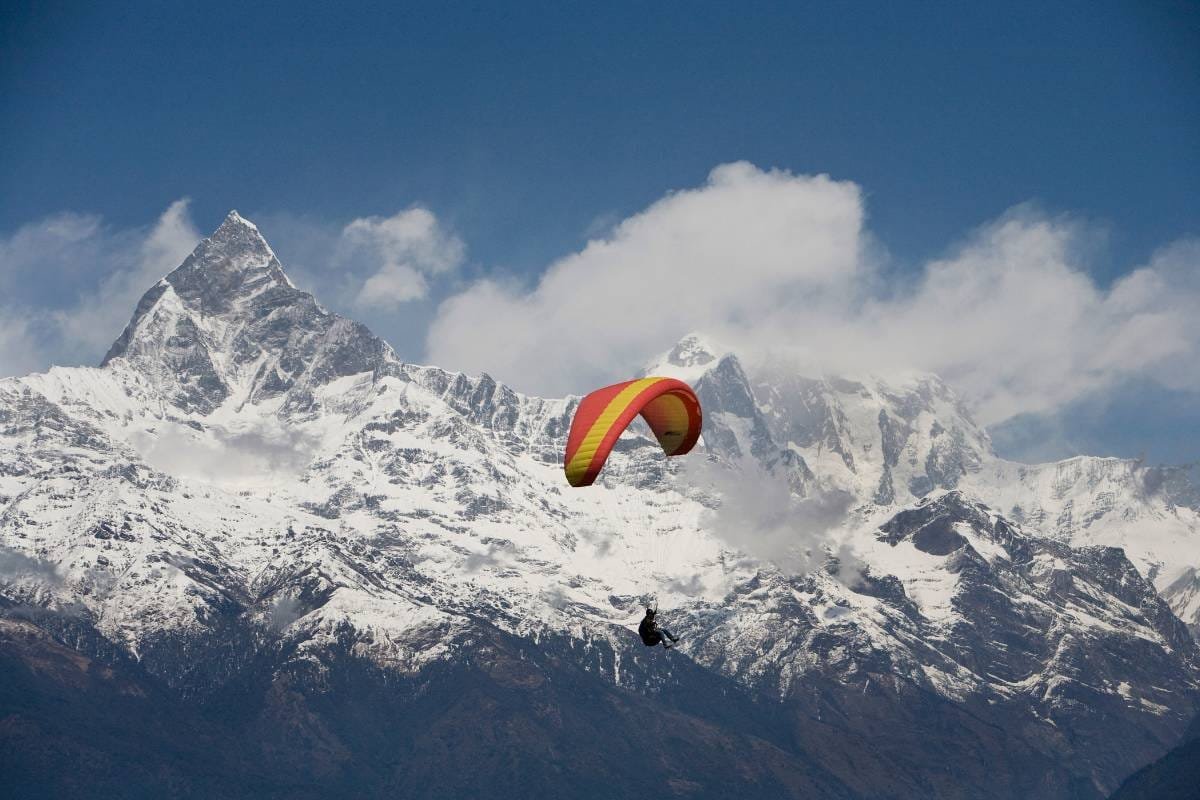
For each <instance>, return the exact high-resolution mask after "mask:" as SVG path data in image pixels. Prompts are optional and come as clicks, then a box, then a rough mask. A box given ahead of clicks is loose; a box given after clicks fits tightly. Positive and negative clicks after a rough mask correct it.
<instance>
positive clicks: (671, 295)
mask: <svg viewBox="0 0 1200 800" xmlns="http://www.w3.org/2000/svg"><path fill="white" fill-rule="evenodd" d="M861 228H862V208H861V202H860V198H859V191H858V188H857V187H856V186H854V185H853V184H850V183H844V182H836V181H832V180H830V179H829V178H827V177H824V176H820V177H801V176H794V175H791V174H789V173H786V172H778V171H772V172H764V171H760V170H758V169H756V168H754V167H753V166H751V165H749V164H745V163H738V164H728V165H725V166H721V167H718V168H717V169H715V170H713V172H712V174H711V175H710V176H709V180H708V182H707V183H706V184H705V185H704V186H702V187H701V188H699V189H693V190H688V191H682V192H677V193H674V194H670V195H668V196H667V197H665V198H663V199H662V200H660V201H658V202H657V203H655V204H654V205H652V206H651V207H650V208H648V209H646V210H645V211H643V212H642V213H640V214H638V215H636V216H633V217H631V218H629V219H627V220H625V221H624V222H622V223H620V224H619V225H618V226H617V227H616V228H615V229H614V231H613V233H612V235H611V236H609V237H608V238H606V239H602V240H595V241H592V242H589V243H588V245H587V247H586V248H585V249H584V250H583V251H582V252H579V253H576V254H574V255H571V256H568V257H567V258H564V259H562V260H561V261H559V262H557V263H555V264H553V265H551V266H550V268H549V269H548V270H547V271H546V273H545V274H544V275H543V276H542V278H541V280H540V281H539V283H538V285H537V286H536V287H535V288H534V289H533V290H532V291H525V290H523V289H522V288H521V287H519V286H512V285H506V284H503V283H500V282H497V281H493V280H484V281H480V282H478V283H476V284H474V285H473V286H471V287H470V288H468V289H467V290H466V291H464V292H462V293H460V294H458V295H456V296H454V297H451V298H450V299H449V300H447V301H446V302H444V303H443V304H442V306H441V309H440V312H439V316H438V318H437V320H436V321H435V322H434V324H433V326H432V328H431V330H430V332H429V337H428V359H429V360H430V361H432V362H433V363H438V364H442V365H444V366H447V367H450V368H453V369H463V370H467V371H470V372H484V371H486V372H489V373H491V374H493V375H496V376H498V377H500V378H502V379H503V380H506V381H509V382H512V383H514V384H515V385H517V386H518V387H520V388H523V389H525V390H527V391H534V392H542V393H548V394H560V393H565V392H569V391H576V392H578V391H579V390H580V389H581V387H587V386H589V385H591V384H594V383H595V382H596V381H599V380H604V379H608V378H612V377H614V376H618V375H621V374H622V371H627V370H628V369H629V368H630V367H631V365H632V364H634V363H636V362H637V361H638V360H639V359H642V358H644V357H645V356H646V355H648V354H649V353H650V352H653V351H655V350H658V349H662V348H664V347H665V346H667V345H669V344H670V343H671V342H672V340H673V339H675V338H677V337H679V336H682V335H683V334H684V333H686V332H687V331H689V330H692V329H695V328H702V329H708V330H714V329H718V328H724V327H725V326H727V325H732V324H739V323H740V324H746V323H748V322H749V321H751V320H755V319H759V318H762V317H764V316H768V315H771V314H772V313H774V312H775V311H776V310H778V309H780V308H782V307H787V306H788V305H790V304H794V303H795V302H796V298H797V297H798V296H800V295H806V296H809V297H813V298H820V297H825V296H827V295H828V296H831V297H833V296H837V295H839V294H840V293H841V292H842V291H843V290H844V289H845V288H846V287H847V286H852V285H853V283H852V281H853V276H854V274H855V272H856V271H857V270H858V269H860V267H861V265H862V262H863V260H864V259H862V258H861V257H860V252H859V250H860V247H861V242H862V235H861ZM838 302H843V301H841V300H839V301H838Z"/></svg>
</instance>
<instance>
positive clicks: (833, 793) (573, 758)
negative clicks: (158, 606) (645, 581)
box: [0, 609, 1097, 798]
mask: <svg viewBox="0 0 1200 800" xmlns="http://www.w3.org/2000/svg"><path fill="white" fill-rule="evenodd" d="M8 613H10V614H11V613H12V610H11V609H10V610H9V612H8ZM42 622H43V624H46V623H47V622H48V620H46V618H45V617H43V618H42ZM53 624H54V623H50V626H53ZM65 629H71V630H76V631H78V629H79V624H78V622H77V621H68V622H67V623H66V624H65ZM346 634H347V638H346V640H345V641H344V642H343V643H342V644H341V646H338V647H334V648H328V649H327V650H325V651H324V652H323V653H322V654H321V658H320V661H319V662H313V661H311V660H308V659H304V658H295V655H296V654H295V653H294V652H289V651H288V648H287V647H285V646H278V645H276V646H272V647H268V648H267V649H265V650H264V651H263V652H262V653H260V655H259V657H258V658H257V659H256V661H255V663H254V664H253V665H250V666H249V667H248V668H247V669H245V670H243V671H242V672H241V673H240V674H239V675H238V676H237V677H236V679H234V680H232V681H230V683H229V684H227V685H225V686H223V687H221V688H220V689H219V690H217V691H214V692H212V693H211V694H208V695H207V696H205V697H203V698H200V697H195V698H193V699H191V700H183V699H181V698H179V697H178V693H177V692H173V691H172V690H171V689H170V688H169V687H165V686H163V685H162V684H161V682H160V681H158V680H157V679H155V678H154V677H153V676H151V675H149V674H148V673H146V672H145V670H144V669H143V668H142V667H141V666H140V665H138V664H136V663H133V662H129V661H127V660H124V659H117V662H116V663H112V664H106V663H104V662H101V661H96V660H92V659H89V658H87V657H84V656H82V655H80V653H79V652H78V651H77V650H75V649H72V648H68V647H65V646H63V645H62V644H61V643H60V642H57V641H55V640H54V639H53V638H52V637H51V636H50V635H48V634H47V633H46V632H45V631H44V630H42V629H41V628H40V627H38V626H37V625H35V624H34V622H32V621H30V620H28V619H20V618H17V619H13V618H9V619H6V620H4V621H2V622H0V675H2V681H0V739H2V740H3V746H2V747H0V753H3V756H2V757H0V758H2V759H3V760H2V761H0V769H2V771H3V773H4V774H5V776H6V786H7V789H8V790H9V791H10V792H11V794H10V795H9V796H13V797H28V798H35V797H63V798H71V797H80V798H82V797H99V796H103V797H127V798H136V797H228V798H242V797H245V798H250V797H279V798H284V797H295V798H310V797H311V798H324V797H329V796H331V795H336V796H348V797H353V796H364V797H366V796H402V797H407V798H458V797H462V798H491V797H495V798H511V797H520V796H558V797H578V798H593V797H594V798H624V797H629V798H635V797H645V796H646V795H647V794H648V793H650V792H654V793H657V794H664V795H666V796H674V797H691V798H709V797H711V798H726V797H732V796H737V797H747V798H758V797H761V798H779V797H814V796H815V797H822V798H860V797H861V798H867V797H871V798H907V797H918V796H937V797H948V798H971V797H982V798H986V797H1015V796H1044V797H1064V798H1065V797H1079V798H1092V797H1096V796H1097V794H1096V792H1095V789H1094V787H1093V786H1092V782H1091V780H1090V779H1088V778H1086V777H1083V776H1076V777H1075V778H1066V779H1064V778H1063V777H1062V775H1061V770H1060V769H1059V768H1058V767H1057V765H1055V764H1054V763H1053V755H1052V754H1051V753H1050V752H1041V751H1052V750H1054V749H1056V748H1055V747H1054V746H1053V745H1052V743H1049V742H1038V741H1036V740H1033V741H1027V740H1025V739H1024V738H1023V735H1022V734H1023V733H1025V732H1026V731H1027V729H1026V731H1023V730H1022V726H1021V724H1020V722H1019V720H1017V719H1012V720H1009V721H1008V722H1007V723H1005V722H1004V721H1003V720H999V721H998V720H996V719H995V715H994V713H989V712H988V710H987V709H986V708H972V707H970V706H969V705H968V706H965V707H964V706H959V705H955V704H951V703H949V702H947V701H946V700H944V699H943V698H941V697H939V696H937V695H936V694H933V693H930V692H923V691H921V690H919V689H917V688H915V687H911V686H907V687H899V688H900V691H899V692H893V691H891V690H890V689H885V688H883V685H882V683H881V684H880V687H879V688H876V689H873V690H871V689H868V690H867V691H863V692H861V693H846V692H843V691H839V689H838V687H836V686H834V685H830V686H827V687H824V689H823V690H821V689H817V688H816V687H814V691H813V692H811V693H810V695H809V696H808V698H807V699H806V701H805V702H799V701H794V702H789V703H786V704H777V703H774V702H771V701H769V700H766V699H764V698H755V697H754V696H753V695H751V694H750V693H748V692H747V691H746V690H745V689H744V688H742V687H739V686H737V685H736V684H733V683H732V682H730V681H726V680H723V679H721V678H719V677H716V676H714V675H713V674H712V673H711V672H709V671H707V670H704V669H702V668H700V667H698V666H695V665H694V664H692V663H691V662H690V661H688V660H687V659H685V658H681V657H679V656H678V655H677V654H671V655H667V654H665V653H663V652H661V651H656V652H655V653H654V655H653V656H649V657H640V656H639V655H638V654H636V652H631V653H629V654H627V658H626V659H625V663H626V667H625V673H624V674H625V675H626V680H627V681H628V682H629V684H630V688H624V687H618V686H614V685H613V684H612V683H611V681H610V680H608V679H606V678H605V677H604V676H603V675H602V674H601V670H600V669H599V667H600V666H601V665H602V664H603V663H604V662H605V661H606V660H608V661H611V654H606V653H605V652H604V646H603V643H597V644H598V646H596V647H595V648H591V647H589V648H584V647H583V646H581V644H580V643H579V642H577V641H573V640H570V639H567V638H565V637H562V638H556V639H549V640H543V641H542V642H541V643H540V644H538V645H534V644H532V643H531V642H529V641H527V640H520V639H515V638H514V637H511V636H509V635H507V634H504V633H503V632H500V631H496V630H495V629H490V628H489V627H488V626H486V625H481V626H480V627H479V628H477V629H475V630H472V631H471V632H470V633H469V634H467V635H466V636H464V638H463V640H462V641H461V643H460V644H461V645H462V649H461V650H459V653H458V656H457V657H456V658H454V659H453V660H450V661H447V662H443V663H438V664H436V665H433V666H430V667H427V668H425V669H423V670H422V671H421V672H420V673H418V674H416V675H397V674H395V673H394V672H390V671H388V670H386V669H381V668H380V666H379V665H378V664H377V663H375V662H373V661H371V660H369V659H363V658H360V657H357V656H355V655H353V649H354V641H353V638H352V634H351V632H349V631H347V632H346ZM639 646H640V645H639ZM985 717H991V719H985ZM998 722H999V724H998ZM1010 726H1011V731H1006V730H1005V729H1006V728H1009V727H1010ZM931 760H933V761H935V762H936V764H937V766H936V767H935V768H933V769H931V768H930V762H931Z"/></svg>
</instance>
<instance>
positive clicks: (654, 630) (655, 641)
mask: <svg viewBox="0 0 1200 800" xmlns="http://www.w3.org/2000/svg"><path fill="white" fill-rule="evenodd" d="M657 614H658V604H657V603H655V604H654V606H653V607H651V608H647V609H646V616H644V617H642V623H641V624H640V625H638V636H640V637H642V644H644V645H646V646H647V647H654V646H656V645H660V644H661V645H662V646H663V647H665V648H666V649H668V650H670V649H671V647H672V646H673V645H674V644H675V642H677V641H678V639H677V638H676V637H675V636H674V635H673V634H672V633H671V632H670V631H669V630H667V629H666V628H660V627H658V622H657V621H656V620H655V616H656V615H657ZM668 640H669V641H668Z"/></svg>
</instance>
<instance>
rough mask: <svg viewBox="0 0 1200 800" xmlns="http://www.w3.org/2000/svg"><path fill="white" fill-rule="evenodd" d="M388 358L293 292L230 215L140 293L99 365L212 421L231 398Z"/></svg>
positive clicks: (254, 235) (361, 330) (261, 246)
mask: <svg viewBox="0 0 1200 800" xmlns="http://www.w3.org/2000/svg"><path fill="white" fill-rule="evenodd" d="M389 357H391V354H390V349H389V348H388V347H387V345H386V344H384V343H383V342H382V341H380V340H378V339H377V338H375V337H374V336H373V335H372V334H371V332H370V331H368V330H367V329H366V328H365V327H363V326H362V325H359V324H358V323H354V322H351V321H350V320H344V319H342V318H341V317H338V316H337V315H335V314H330V313H329V312H328V311H326V310H325V309H323V308H321V307H320V306H319V305H318V304H317V302H316V300H315V299H314V298H313V296H312V295H311V294H309V293H307V292H303V291H300V290H299V289H297V288H296V287H295V286H294V285H293V284H292V282H291V281H290V280H288V277H287V275H285V274H284V272H283V265H281V264H280V263H279V259H278V258H276V256H275V253H274V251H272V250H271V247H270V245H268V244H267V241H266V239H264V238H263V236H262V234H261V233H260V232H259V230H258V228H257V226H255V225H254V223H252V222H250V221H249V220H247V219H246V218H245V217H243V216H242V215H241V214H239V213H238V212H236V211H230V212H229V214H228V216H226V217H225V220H224V221H223V222H222V223H221V225H220V227H218V228H217V229H216V230H215V231H214V232H213V234H212V235H211V236H209V237H208V238H207V239H204V240H203V241H202V242H200V244H198V245H196V249H195V250H193V251H192V254H191V255H189V256H188V257H187V258H186V259H184V261H183V263H182V264H180V265H179V266H178V267H176V268H175V269H174V270H173V271H172V272H171V273H170V274H169V275H167V276H166V277H165V278H163V279H162V280H161V281H159V282H158V283H157V284H155V285H154V286H153V287H151V289H150V290H149V291H148V292H146V294H145V295H144V296H143V297H142V299H141V301H140V302H139V303H138V306H137V309H136V310H135V311H134V315H133V319H132V320H130V322H129V325H127V326H126V328H125V330H124V332H123V333H122V334H121V336H120V337H119V338H118V339H117V340H116V341H115V342H114V343H113V345H112V347H111V348H110V349H109V351H108V354H107V355H106V356H105V357H104V361H103V362H102V366H103V365H107V364H109V363H110V362H111V361H113V360H114V359H117V358H123V359H125V361H126V362H127V363H129V364H131V365H132V366H134V367H135V368H137V369H138V370H140V371H141V372H142V373H143V374H146V375H148V376H150V377H151V378H152V381H153V382H154V383H156V384H158V385H160V387H162V389H163V392H164V395H165V396H166V397H168V398H169V399H170V402H172V403H173V404H174V405H176V406H178V407H180V408H183V409H185V410H194V411H199V412H202V413H208V412H210V411H212V410H213V409H214V408H216V407H217V406H218V405H220V404H221V403H222V402H224V401H225V400H226V399H228V398H229V397H231V396H235V395H236V397H237V398H238V399H239V401H244V400H249V401H251V402H256V401H257V400H260V399H265V398H269V397H278V396H280V395H282V394H286V393H288V392H290V391H291V390H292V388H293V387H295V386H296V385H297V383H298V382H299V383H301V384H304V385H309V384H311V383H313V382H315V383H321V382H323V381H325V380H329V379H331V378H334V377H340V376H344V375H349V374H355V373H358V372H363V371H367V370H371V369H373V368H375V367H376V366H378V365H379V364H380V363H382V362H383V361H386V360H387V359H388V358H389Z"/></svg>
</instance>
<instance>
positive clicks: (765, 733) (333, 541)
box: [0, 212, 1200, 799]
mask: <svg viewBox="0 0 1200 800" xmlns="http://www.w3.org/2000/svg"><path fill="white" fill-rule="evenodd" d="M645 371H646V373H647V374H656V375H669V376H674V377H679V378H682V379H684V380H687V381H688V382H689V383H690V384H691V385H692V386H693V387H694V388H695V390H696V392H697V395H698V396H699V398H700V400H701V403H702V405H703V408H704V413H705V420H704V433H703V437H702V440H701V444H700V446H699V447H698V448H697V450H696V451H695V452H694V453H693V454H692V455H691V456H689V457H687V458H685V459H671V460H667V459H664V458H663V457H662V454H661V450H659V449H658V446H657V444H656V443H655V442H654V440H653V437H652V436H651V435H650V434H649V432H648V430H647V429H645V428H643V427H642V426H641V425H640V423H639V424H635V425H634V426H633V427H631V428H630V430H629V431H627V432H626V433H625V434H624V435H623V436H622V437H621V439H620V441H619V442H618V444H617V446H616V447H615V448H614V451H613V454H612V456H611V457H610V459H609V462H608V464H607V466H606V468H605V471H604V472H603V473H602V474H601V477H600V479H599V480H598V481H597V483H596V485H595V486H593V487H590V488H588V489H584V490H574V489H571V488H569V487H568V486H567V485H566V483H565V481H564V480H563V478H562V463H561V459H562V450H563V446H564V442H565V438H566V434H567V431H568V429H569V427H570V421H571V418H572V414H573V411H574V409H575V407H576V405H577V403H578V398H577V397H567V398H539V397H532V396H528V395H524V394H521V393H519V392H516V391H514V390H512V389H511V388H509V387H507V386H505V385H504V384H502V383H498V382H497V381H496V380H494V379H493V378H491V377H489V376H487V375H481V376H467V375H463V374H461V373H455V372H450V371H447V370H444V369H440V368H438V367H434V366H422V365H416V364H411V363H406V362H404V361H403V360H402V359H400V358H399V357H398V356H397V355H396V353H395V351H394V350H393V349H392V348H391V347H390V346H389V345H388V344H387V343H386V342H384V341H382V340H381V339H379V338H378V337H376V336H374V335H373V334H372V333H371V332H370V331H369V330H368V329H367V328H366V327H364V326H363V325H360V324H358V323H356V322H353V321H351V320H348V319H345V318H343V317H341V316H338V315H337V314H334V313H331V312H329V311H327V310H326V309H325V308H323V307H322V306H321V305H320V304H319V303H318V302H317V300H316V299H315V298H314V297H313V296H312V295H311V294H308V293H307V292H304V291H302V290H300V289H298V288H297V287H296V286H294V285H293V284H292V282H291V281H290V280H289V278H288V277H287V275H286V274H285V272H284V269H283V266H282V265H281V264H280V262H279V260H278V258H277V257H276V256H275V254H274V252H273V251H272V250H271V248H270V246H269V245H268V244H267V242H266V240H265V239H264V238H263V237H262V235H261V233H260V232H259V231H258V229H257V228H256V227H255V226H254V225H253V224H252V223H250V222H249V221H247V220H245V219H244V218H242V217H241V216H240V215H238V214H237V213H236V212H232V213H230V215H229V216H228V217H227V218H226V219H225V221H224V222H223V223H222V224H221V226H220V227H219V228H218V229H217V230H216V231H215V232H214V233H213V234H212V236H210V237H209V238H207V239H205V240H204V241H202V242H201V243H200V244H199V245H198V246H197V248H196V249H195V251H194V252H193V253H192V254H191V255H190V256H189V257H188V258H187V259H186V260H185V261H184V262H183V263H182V264H181V265H180V266H179V267H178V268H177V269H175V270H174V271H173V272H171V273H170V274H169V275H167V276H166V277H165V278H164V279H163V280H161V281H159V282H158V283H157V284H155V285H154V286H153V287H151V288H150V289H149V291H147V292H146V294H145V295H144V296H143V297H142V299H141V301H140V302H139V303H138V305H137V308H136V309H135V310H134V313H133V317H132V319H131V320H130V322H129V324H128V326H127V327H126V328H125V330H124V331H123V332H122V334H121V335H120V337H119V338H117V340H116V341H115V342H114V343H113V345H112V347H111V348H110V350H109V351H108V353H107V355H106V356H105V358H104V360H103V363H102V364H101V365H100V366H99V367H95V368H86V367H71V368H62V367H55V368H52V369H50V370H49V371H48V372H45V373H42V374H35V375H28V376H24V377H19V378H7V379H3V380H0V665H2V666H0V670H2V673H3V675H4V676H5V680H4V681H3V684H2V685H3V689H0V739H2V740H3V743H4V746H3V747H2V748H0V768H2V769H3V771H4V774H5V775H7V776H12V785H13V786H15V787H16V791H17V792H18V796H28V797H40V796H59V797H84V796H101V795H102V796H112V797H118V796H123V797H161V796H164V795H166V796H181V797H182V796H188V797H190V796H195V797H274V796H277V797H314V798H316V797H328V796H331V795H334V796H360V795H361V796H380V795H383V794H391V795H397V796H404V797H440V798H446V797H464V798H465V797H472V798H483V797H512V796H548V795H550V794H551V793H553V794H556V795H561V796H570V797H604V798H614V797H641V796H645V795H646V794H647V793H648V792H650V791H655V792H660V793H665V794H666V795H667V796H678V797H714V798H715V797H729V796H739V797H764V798H767V797H772V798H774V797H809V796H820V797H831V798H868V797H869V798H908V797H923V798H926V797H930V798H1017V797H1020V798H1062V797H1071V798H1081V799H1082V798H1102V797H1106V796H1108V795H1109V794H1110V793H1111V792H1112V791H1114V790H1116V789H1117V787H1118V786H1119V785H1120V784H1121V782H1122V780H1124V779H1125V778H1126V777H1127V776H1129V775H1130V774H1131V773H1133V772H1135V771H1136V770H1138V769H1139V768H1140V767H1142V766H1143V765H1146V764H1148V763H1150V762H1152V761H1154V760H1155V759H1158V758H1160V757H1161V756H1163V755H1164V754H1166V753H1167V752H1168V751H1169V750H1171V748H1172V747H1174V746H1175V745H1177V744H1178V743H1179V742H1180V741H1181V739H1182V738H1183V737H1184V734H1185V731H1186V730H1187V728H1188V725H1189V723H1190V722H1191V721H1192V719H1193V718H1194V717H1196V715H1197V713H1198V712H1200V651H1198V650H1197V646H1196V643H1195V639H1194V637H1195V636H1196V635H1198V634H1200V573H1198V570H1200V492H1198V491H1197V489H1196V484H1195V482H1194V480H1193V477H1194V476H1191V475H1189V473H1188V471H1187V470H1186V469H1183V468H1168V467H1157V466H1150V465H1146V464H1144V463H1142V462H1140V461H1136V460H1127V459H1116V458H1098V457H1077V458H1072V459H1068V460H1066V461H1062V462H1057V463H1051V464H1038V465H1029V464H1019V463H1014V462H1010V461H1006V460H1004V459H1001V458H999V457H998V456H997V455H996V454H995V453H994V451H993V449H992V446H991V442H990V439H989V437H988V435H987V432H986V431H985V430H984V429H983V428H982V427H980V426H979V425H978V424H976V423H975V422H974V421H973V419H972V416H971V413H970V409H969V407H968V406H967V404H966V403H964V402H963V401H962V400H961V399H960V398H959V397H958V396H957V395H956V394H955V392H954V390H953V389H952V388H951V387H950V386H947V385H946V384H945V383H944V382H943V381H941V380H940V379H938V378H937V377H936V376H933V375H927V374H903V373H901V374H896V375H889V376H861V375H860V376H852V375H840V376H832V375H816V376H809V375H804V374H803V371H802V370H801V369H799V368H798V367H796V366H795V365H793V364H790V363H788V362H787V361H786V360H781V359H778V358H770V357H766V356H760V355H759V354H749V353H738V352H735V351H733V350H730V349H728V348H724V347H722V346H720V345H718V344H717V343H714V342H712V341H710V340H709V339H708V338H707V337H705V336H704V335H702V334H690V335H688V336H686V337H684V338H683V339H681V340H680V341H679V342H677V343H675V344H674V346H673V347H671V348H670V349H669V350H668V351H667V352H666V353H664V354H663V355H662V356H661V357H660V358H658V359H655V360H654V361H653V362H652V363H650V364H648V365H646V370H645ZM617 377H620V376H617ZM584 388H592V387H584ZM648 603H656V604H657V605H658V606H659V608H660V613H661V615H662V616H663V617H664V618H665V619H666V620H667V625H668V627H670V628H671V629H672V630H673V631H674V632H675V633H676V634H678V635H679V636H680V637H681V642H680V645H679V647H678V648H677V649H676V650H674V651H671V652H666V651H663V650H660V649H653V650H651V649H647V648H644V647H643V646H642V645H641V643H640V642H639V641H638V640H637V638H636V636H635V635H634V634H633V629H634V628H635V627H636V624H637V622H638V620H639V619H640V617H641V615H642V611H643V609H644V608H645V606H646V605H647V604H648ZM67 764H69V765H71V766H70V768H67V767H65V766H64V765H67Z"/></svg>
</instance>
